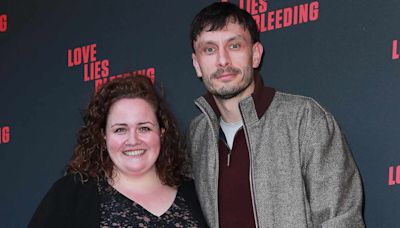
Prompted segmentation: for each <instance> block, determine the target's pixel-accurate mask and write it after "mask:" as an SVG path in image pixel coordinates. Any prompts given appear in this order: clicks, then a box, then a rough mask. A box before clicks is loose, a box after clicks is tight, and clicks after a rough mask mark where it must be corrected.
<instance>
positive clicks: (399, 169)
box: [388, 165, 400, 185]
mask: <svg viewBox="0 0 400 228" xmlns="http://www.w3.org/2000/svg"><path fill="white" fill-rule="evenodd" d="M388 184H389V185H396V184H400V165H397V166H396V167H394V166H390V167H389V183H388Z"/></svg>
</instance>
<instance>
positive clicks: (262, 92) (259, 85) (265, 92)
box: [196, 72, 276, 119]
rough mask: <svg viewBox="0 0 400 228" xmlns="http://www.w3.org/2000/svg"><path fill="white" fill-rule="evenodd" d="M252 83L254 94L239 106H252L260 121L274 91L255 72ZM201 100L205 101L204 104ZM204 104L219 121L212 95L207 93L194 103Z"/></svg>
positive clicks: (219, 114) (217, 110) (218, 112)
mask: <svg viewBox="0 0 400 228" xmlns="http://www.w3.org/2000/svg"><path fill="white" fill-rule="evenodd" d="M254 82H255V87H254V92H253V93H252V94H251V96H250V97H247V98H245V99H244V100H242V101H240V103H239V106H240V107H242V106H248V105H252V104H253V105H254V108H255V111H256V112H255V115H256V116H257V118H258V119H260V118H261V117H262V116H263V115H264V113H265V112H266V111H267V109H268V107H269V106H270V104H271V102H272V100H273V98H274V96H275V92H276V91H275V89H273V88H271V87H266V86H264V82H263V80H262V78H261V76H260V75H259V74H258V72H256V73H255V75H254ZM203 99H205V102H204V100H203ZM202 100H203V101H202ZM205 103H207V104H208V105H209V106H211V109H212V111H214V113H215V117H216V118H217V119H219V117H220V116H221V113H220V111H219V109H218V106H217V104H216V103H215V99H214V97H213V95H212V94H211V93H209V92H208V93H206V94H205V95H203V96H202V97H200V98H199V99H197V102H196V104H200V105H205ZM208 114H210V113H208ZM243 114H245V113H242V115H243Z"/></svg>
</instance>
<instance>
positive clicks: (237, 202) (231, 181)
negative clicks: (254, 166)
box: [218, 128, 256, 228]
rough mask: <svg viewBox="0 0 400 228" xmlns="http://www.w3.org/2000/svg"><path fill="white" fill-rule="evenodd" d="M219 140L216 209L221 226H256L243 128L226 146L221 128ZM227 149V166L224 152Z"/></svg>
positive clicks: (242, 227)
mask: <svg viewBox="0 0 400 228" xmlns="http://www.w3.org/2000/svg"><path fill="white" fill-rule="evenodd" d="M220 132H221V137H220V140H219V178H218V212H219V225H220V227H221V228H224V227H230V228H231V227H241V228H246V227H256V226H255V223H254V214H253V204H252V199H251V192H250V181H249V175H250V174H249V172H250V160H249V152H248V149H247V145H246V139H245V136H244V130H243V128H240V129H239V130H238V131H237V132H236V135H235V138H234V141H233V148H232V151H230V150H229V148H228V146H227V144H226V142H225V141H226V140H225V137H224V136H223V132H222V129H220ZM229 152H231V157H230V162H229V166H228V165H227V162H228V160H227V159H228V153H229Z"/></svg>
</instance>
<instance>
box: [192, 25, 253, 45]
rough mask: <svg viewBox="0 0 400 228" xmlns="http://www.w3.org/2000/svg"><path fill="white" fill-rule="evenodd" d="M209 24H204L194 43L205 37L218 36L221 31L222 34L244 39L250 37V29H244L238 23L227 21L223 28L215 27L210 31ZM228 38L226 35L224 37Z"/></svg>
mask: <svg viewBox="0 0 400 228" xmlns="http://www.w3.org/2000/svg"><path fill="white" fill-rule="evenodd" d="M210 28H211V25H209V26H206V27H205V28H204V29H203V31H202V32H200V33H199V35H198V36H197V39H196V40H195V41H194V43H196V42H199V41H203V40H205V39H209V38H212V37H214V36H219V35H221V33H224V35H227V36H238V37H243V38H244V39H247V38H248V37H251V35H250V31H249V30H247V29H245V28H244V27H243V26H242V25H240V24H238V23H227V24H226V25H225V26H224V27H223V28H221V29H217V30H213V31H210ZM226 38H227V39H229V38H228V37H226Z"/></svg>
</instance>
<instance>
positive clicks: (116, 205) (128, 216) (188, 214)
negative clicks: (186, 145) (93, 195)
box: [97, 181, 205, 228]
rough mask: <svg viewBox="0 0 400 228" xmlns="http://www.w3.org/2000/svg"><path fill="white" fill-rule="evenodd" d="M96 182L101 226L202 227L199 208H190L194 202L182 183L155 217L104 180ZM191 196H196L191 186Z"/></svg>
mask: <svg viewBox="0 0 400 228" xmlns="http://www.w3.org/2000/svg"><path fill="white" fill-rule="evenodd" d="M97 186H98V193H99V199H100V200H99V202H100V227H102V228H105V227H185V228H186V227H205V224H204V221H203V217H202V214H201V212H200V215H199V214H198V213H199V209H196V208H193V205H191V203H190V202H188V200H186V199H185V194H184V193H183V191H182V188H181V187H180V188H178V192H177V195H176V197H175V201H174V202H173V204H172V205H171V207H170V208H169V209H168V210H167V211H166V212H165V213H164V214H162V215H161V216H160V217H158V216H156V215H154V214H152V213H150V212H149V211H147V210H146V209H144V208H143V207H142V206H140V205H139V204H137V203H136V202H134V201H132V200H131V199H129V198H127V197H126V196H124V195H122V194H121V193H120V192H118V191H117V190H115V189H114V188H112V187H110V185H109V184H108V183H107V182H106V181H100V182H98V185H97ZM192 197H196V196H195V191H194V189H193V196H192ZM195 202H197V199H196V201H195ZM194 206H196V205H194ZM197 206H198V205H197ZM196 210H197V211H196Z"/></svg>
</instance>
